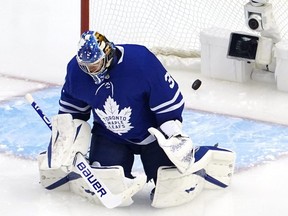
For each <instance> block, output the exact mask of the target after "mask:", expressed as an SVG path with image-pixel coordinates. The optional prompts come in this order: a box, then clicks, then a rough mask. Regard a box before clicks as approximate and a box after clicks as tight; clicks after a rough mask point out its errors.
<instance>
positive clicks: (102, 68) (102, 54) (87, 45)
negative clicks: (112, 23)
mask: <svg viewBox="0 0 288 216" xmlns="http://www.w3.org/2000/svg"><path fill="white" fill-rule="evenodd" d="M114 53H115V46H114V44H113V43H112V42H109V41H108V40H107V38H106V37H105V36H104V35H101V34H100V33H98V32H94V31H86V32H84V33H83V34H82V35H81V38H80V41H79V44H78V53H77V56H76V59H77V62H78V64H79V67H80V68H81V69H82V70H83V71H84V72H85V73H87V74H89V75H90V76H91V77H92V78H93V79H94V81H95V83H96V84H100V83H101V82H102V81H103V80H104V78H105V76H106V74H107V68H108V67H109V66H110V65H111V63H112V61H113V56H114Z"/></svg>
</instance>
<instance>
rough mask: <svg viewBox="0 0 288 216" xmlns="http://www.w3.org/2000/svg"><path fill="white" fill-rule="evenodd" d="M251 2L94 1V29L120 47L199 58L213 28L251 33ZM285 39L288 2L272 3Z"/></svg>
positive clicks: (92, 20) (92, 10)
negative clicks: (247, 9) (203, 37)
mask: <svg viewBox="0 0 288 216" xmlns="http://www.w3.org/2000/svg"><path fill="white" fill-rule="evenodd" d="M247 2H249V1H248V0H225V1H214V0H169V1H167V0H105V1H100V0H90V14H91V15H90V29H94V30H97V31H99V32H101V33H103V34H104V35H105V36H107V38H108V39H110V40H111V41H113V42H114V43H116V44H119V43H137V44H142V45H145V46H147V47H148V48H150V49H151V50H152V51H153V52H154V53H156V54H158V53H161V54H162V55H176V56H180V57H188V56H189V57H194V56H199V53H200V40H199V35H200V31H201V30H202V29H205V28H209V27H220V28H226V29H229V30H231V31H245V32H250V31H249V29H248V28H247V27H246V26H245V17H244V5H245V4H246V3H247ZM269 2H270V3H272V5H273V9H274V10H273V11H274V16H275V19H276V22H277V24H278V26H279V28H280V31H281V36H282V37H283V38H287V37H288V12H287V11H288V1H287V0H270V1H269Z"/></svg>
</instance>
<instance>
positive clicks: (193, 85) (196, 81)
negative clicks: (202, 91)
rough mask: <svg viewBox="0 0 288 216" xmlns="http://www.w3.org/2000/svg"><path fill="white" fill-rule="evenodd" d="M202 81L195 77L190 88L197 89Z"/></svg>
mask: <svg viewBox="0 0 288 216" xmlns="http://www.w3.org/2000/svg"><path fill="white" fill-rule="evenodd" d="M201 84H202V82H201V80H199V79H196V80H195V81H194V82H193V84H192V89H194V90H197V89H198V88H199V87H200V86H201Z"/></svg>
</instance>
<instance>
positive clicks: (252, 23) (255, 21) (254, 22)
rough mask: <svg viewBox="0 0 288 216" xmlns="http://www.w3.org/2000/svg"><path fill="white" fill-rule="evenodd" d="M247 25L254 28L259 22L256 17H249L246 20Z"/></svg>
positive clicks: (256, 27)
mask: <svg viewBox="0 0 288 216" xmlns="http://www.w3.org/2000/svg"><path fill="white" fill-rule="evenodd" d="M248 25H249V27H250V28H251V29H252V30H256V29H258V28H259V23H258V21H257V20H256V19H250V20H249V21H248Z"/></svg>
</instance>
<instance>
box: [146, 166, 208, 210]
mask: <svg viewBox="0 0 288 216" xmlns="http://www.w3.org/2000/svg"><path fill="white" fill-rule="evenodd" d="M204 184H205V180H204V179H203V178H202V177H201V176H199V175H196V174H193V173H189V174H187V173H186V174H181V173H180V172H179V171H178V169H177V168H175V167H160V168H159V169H158V176H157V183H156V188H155V193H154V198H153V201H152V204H151V205H152V206H153V207H156V208H165V207H171V206H178V205H181V204H184V203H188V202H190V201H191V200H193V199H194V198H195V197H196V196H197V195H198V194H200V192H201V191H202V189H203V187H204Z"/></svg>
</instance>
